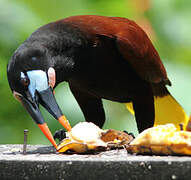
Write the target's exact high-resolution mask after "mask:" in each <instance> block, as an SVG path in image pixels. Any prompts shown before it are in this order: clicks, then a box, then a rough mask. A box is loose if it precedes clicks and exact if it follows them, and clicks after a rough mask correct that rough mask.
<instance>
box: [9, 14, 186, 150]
mask: <svg viewBox="0 0 191 180" xmlns="http://www.w3.org/2000/svg"><path fill="white" fill-rule="evenodd" d="M7 74H8V81H9V84H10V87H11V89H12V91H13V94H14V95H15V96H16V97H17V99H19V100H20V101H21V102H22V104H23V105H24V106H25V108H26V110H27V111H28V112H29V113H30V115H31V116H32V118H33V119H34V121H35V122H36V123H37V124H38V125H39V127H40V128H41V130H42V131H43V132H44V134H45V135H46V136H47V137H48V139H49V140H50V141H51V143H52V144H53V145H54V146H55V147H56V143H55V141H54V140H53V138H52V135H51V133H50V131H49V129H48V127H47V125H46V123H45V121H44V120H43V117H42V115H41V113H40V111H39V103H40V104H42V105H43V106H44V107H45V108H46V109H47V110H48V111H49V112H50V113H51V114H52V115H53V116H54V117H55V118H56V119H59V121H60V122H61V123H62V124H63V125H64V127H65V128H66V129H67V130H70V128H71V127H70V125H69V123H68V122H67V120H66V119H65V117H64V116H63V114H62V112H61V110H60V108H59V106H58V105H57V103H56V100H55V98H54V95H53V93H52V91H53V88H55V87H56V85H57V84H59V83H60V82H62V81H67V82H68V83H69V86H70V89H71V91H72V93H73V95H74V97H75V98H76V100H77V102H78V104H79V106H80V108H81V110H82V112H83V114H84V116H85V119H86V121H91V122H93V123H95V124H96V125H98V126H99V127H102V126H103V124H104V121H105V113H104V109H103V105H102V99H108V100H111V101H117V102H121V103H130V102H132V104H133V109H134V111H135V117H136V122H137V125H138V130H139V131H143V130H144V129H146V128H149V127H151V126H153V125H154V120H155V119H156V121H157V122H159V123H166V122H173V121H174V122H176V123H177V124H178V123H180V122H183V121H185V120H186V119H187V116H186V115H185V113H184V111H183V109H182V108H181V106H180V105H179V104H178V103H177V102H176V101H175V100H174V99H173V98H172V96H171V95H170V93H169V92H168V90H167V88H166V85H171V83H170V81H169V79H168V77H167V73H166V70H165V68H164V66H163V64H162V62H161V59H160V57H159V55H158V53H157V51H156V49H155V48H154V46H153V45H152V43H151V41H150V40H149V38H148V36H147V35H146V33H145V32H144V31H143V30H142V29H141V28H140V27H139V26H138V25H137V24H136V23H135V22H134V21H131V20H129V19H126V18H120V17H104V16H94V15H83V16H73V17H69V18H65V19H63V20H59V21H56V22H52V23H49V24H47V25H44V26H42V27H40V28H39V29H37V30H36V31H35V32H33V33H32V34H31V36H30V37H29V38H28V39H27V40H25V41H24V43H23V44H22V45H21V46H20V47H19V48H18V49H17V50H16V51H15V53H14V55H13V56H12V58H11V60H10V62H9V64H8V68H7ZM160 99H165V100H162V101H161V100H160ZM157 100H159V103H158V104H157V103H155V101H156V102H157ZM127 106H128V108H129V109H130V111H132V107H131V106H130V105H129V104H128V105H127ZM158 106H159V107H160V108H157V107H158ZM169 109H171V110H172V112H171V113H169ZM160 110H161V111H160ZM166 111H167V112H166ZM163 113H167V114H165V115H164V116H163ZM158 114H159V117H160V118H159V119H158V120H157V117H158ZM161 114H162V115H161ZM169 114H170V115H172V116H170V117H169V118H168V116H169ZM165 116H166V117H165ZM161 118H163V119H161ZM161 121H162V122H161ZM157 122H156V123H157Z"/></svg>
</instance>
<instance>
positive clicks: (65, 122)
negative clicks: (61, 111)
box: [58, 115, 72, 131]
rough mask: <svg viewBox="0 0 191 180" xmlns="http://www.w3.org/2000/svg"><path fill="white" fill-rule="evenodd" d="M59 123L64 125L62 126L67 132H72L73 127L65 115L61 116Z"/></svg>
mask: <svg viewBox="0 0 191 180" xmlns="http://www.w3.org/2000/svg"><path fill="white" fill-rule="evenodd" d="M58 121H59V123H60V124H62V126H63V127H64V128H65V129H66V130H67V131H71V129H72V128H71V126H70V123H69V121H68V120H67V119H66V117H65V116H64V115H62V116H60V117H59V118H58Z"/></svg>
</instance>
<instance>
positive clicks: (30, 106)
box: [17, 87, 71, 148]
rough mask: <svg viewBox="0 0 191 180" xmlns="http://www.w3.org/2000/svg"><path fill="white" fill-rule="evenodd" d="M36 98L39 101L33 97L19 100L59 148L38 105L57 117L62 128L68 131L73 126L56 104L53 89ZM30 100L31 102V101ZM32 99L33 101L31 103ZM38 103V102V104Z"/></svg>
mask: <svg viewBox="0 0 191 180" xmlns="http://www.w3.org/2000/svg"><path fill="white" fill-rule="evenodd" d="M36 96H38V98H35V99H38V100H34V99H33V98H31V97H27V98H25V97H24V96H19V97H18V98H17V99H19V101H20V102H21V103H22V104H23V106H24V107H25V109H26V110H27V111H28V113H29V114H30V115H31V117H32V118H33V120H34V121H35V122H36V123H37V125H38V126H39V128H40V129H41V131H42V132H43V133H44V135H45V136H46V137H47V139H48V140H49V141H50V142H51V143H52V145H53V146H54V147H55V148H57V145H56V142H55V140H54V138H53V136H52V133H51V132H50V130H49V128H48V126H47V124H46V123H45V121H44V118H43V116H42V114H41V112H40V109H39V106H38V103H40V104H41V105H43V106H44V107H45V109H46V110H47V111H48V112H49V113H50V114H51V115H52V116H53V117H55V118H56V119H57V120H58V121H59V122H60V124H62V126H64V128H65V129H66V130H67V131H70V130H71V126H70V124H69V122H68V120H67V119H66V118H65V116H64V115H63V114H62V112H61V110H60V108H59V106H58V104H57V103H56V99H55V97H54V95H53V92H52V89H51V88H50V87H49V88H48V89H46V90H44V91H41V92H38V93H36ZM29 99H30V100H29ZM31 99H32V101H31ZM37 101H38V102H37Z"/></svg>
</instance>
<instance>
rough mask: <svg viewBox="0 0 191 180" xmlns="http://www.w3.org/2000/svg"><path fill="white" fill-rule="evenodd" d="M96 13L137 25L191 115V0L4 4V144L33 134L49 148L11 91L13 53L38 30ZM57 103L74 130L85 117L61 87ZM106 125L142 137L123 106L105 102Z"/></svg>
mask: <svg viewBox="0 0 191 180" xmlns="http://www.w3.org/2000/svg"><path fill="white" fill-rule="evenodd" d="M82 14H96V15H106V16H120V17H127V18H130V19H133V20H135V21H136V22H137V23H138V24H139V25H140V26H141V27H142V28H143V29H144V30H145V31H146V32H147V34H148V35H149V37H150V38H151V40H152V41H153V43H154V45H155V47H156V49H157V50H158V52H159V54H160V56H161V58H162V60H163V62H164V64H165V67H166V70H167V72H168V76H169V78H170V80H171V81H172V84H173V86H172V87H169V91H170V92H171V93H172V94H173V96H174V97H175V98H176V99H177V100H178V102H179V103H180V104H181V105H182V106H183V107H184V109H185V111H186V112H187V113H188V114H190V113H191V103H190V101H191V96H190V91H191V80H190V79H191V23H190V20H191V1H190V0H55V1H52V0H38V1H27V0H20V1H18V0H0V143H1V144H3V143H5V144H7V143H22V142H23V130H24V129H29V137H28V140H29V143H31V144H37V143H38V144H48V141H47V140H46V138H45V137H44V136H43V135H42V132H41V131H40V130H39V129H38V127H37V126H36V125H35V123H34V122H33V121H32V119H31V118H30V117H29V115H28V114H27V113H26V112H25V110H24V108H23V107H22V106H21V105H20V104H19V102H17V101H16V100H15V99H14V97H13V95H12V93H11V91H10V89H9V86H8V82H7V75H6V66H7V63H8V61H9V59H10V57H11V55H12V54H13V52H14V50H15V49H16V48H17V47H18V46H19V44H21V43H22V42H23V41H24V40H25V39H26V38H27V37H28V36H29V35H30V34H31V33H32V32H33V31H35V30H36V29H37V28H38V27H40V26H42V25H44V24H47V23H49V22H51V21H55V20H58V19H62V18H65V17H68V16H72V15H82ZM56 98H57V100H58V104H59V105H60V106H61V108H62V110H63V112H64V114H65V115H66V117H67V118H68V119H69V120H70V122H71V124H72V125H74V124H76V123H77V122H79V121H84V118H83V115H82V113H81V111H80V109H79V107H78V105H77V103H76V101H75V99H74V97H73V96H72V94H71V93H70V91H69V89H68V85H67V83H62V84H60V85H59V87H57V89H56ZM104 107H105V111H106V116H107V121H106V123H105V125H104V128H115V129H119V130H128V131H131V132H134V133H135V134H137V129H136V124H135V120H134V117H133V116H131V115H130V114H129V113H128V111H127V110H126V108H125V106H124V104H119V103H114V102H109V101H104ZM42 111H43V115H44V117H45V119H46V121H47V123H48V125H49V127H50V129H51V131H52V133H54V131H55V130H58V129H60V128H62V127H61V126H60V124H59V123H58V122H57V121H56V120H54V119H53V118H52V117H51V116H49V114H48V113H47V112H46V111H44V110H43V109H42Z"/></svg>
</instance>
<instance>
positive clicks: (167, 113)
mask: <svg viewBox="0 0 191 180" xmlns="http://www.w3.org/2000/svg"><path fill="white" fill-rule="evenodd" d="M154 102H155V123H154V126H156V125H162V124H167V123H173V124H174V125H175V126H176V127H177V128H178V129H180V124H182V125H183V129H184V130H185V129H186V126H187V123H188V119H189V118H188V116H187V114H186V113H185V111H184V109H183V108H182V107H181V105H180V104H179V103H178V102H177V101H176V100H175V99H174V98H173V97H172V96H171V95H170V94H168V95H166V96H163V97H154ZM126 107H127V109H128V110H129V111H130V112H131V113H132V114H133V115H134V110H133V105H132V103H126ZM187 128H188V127H187ZM187 130H188V129H187Z"/></svg>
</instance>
